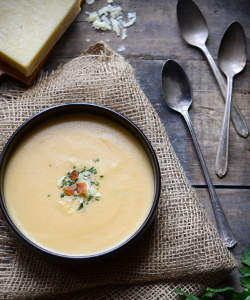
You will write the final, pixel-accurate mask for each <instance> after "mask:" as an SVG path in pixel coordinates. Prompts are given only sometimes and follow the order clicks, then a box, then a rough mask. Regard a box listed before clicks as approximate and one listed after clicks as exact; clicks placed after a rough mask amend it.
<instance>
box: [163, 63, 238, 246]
mask: <svg viewBox="0 0 250 300" xmlns="http://www.w3.org/2000/svg"><path fill="white" fill-rule="evenodd" d="M161 85H162V92H163V96H164V98H165V101H166V103H167V104H168V105H169V106H170V108H172V109H173V110H176V111H178V112H179V113H181V114H182V115H183V117H184V119H185V120H186V122H187V125H188V128H189V130H190V133H191V136H192V138H193V141H194V144H195V147H196V150H197V153H198V156H199V159H200V162H201V166H202V170H203V173H204V176H205V179H206V181H207V185H208V190H209V193H210V198H211V201H212V205H213V209H214V213H215V217H216V221H217V225H218V230H219V233H220V236H221V238H222V240H223V242H224V244H225V245H226V246H227V247H228V248H232V247H233V246H234V245H236V241H235V239H234V237H233V234H232V231H231V229H230V227H229V225H228V223H227V220H226V217H225V215H224V213H223V210H222V207H221V205H220V202H219V198H218V196H217V194H216V192H215V189H214V186H213V183H212V180H211V178H210V175H209V172H208V169H207V166H206V163H205V160H204V158H203V155H202V152H201V149H200V146H199V142H198V140H197V137H196V135H195V132H194V129H193V126H192V123H191V120H190V117H189V114H188V108H189V106H190V105H191V103H192V98H193V92H192V87H191V84H190V81H189V79H188V76H187V74H186V73H185V71H184V70H183V69H182V67H181V66H180V65H179V64H178V63H177V62H175V61H173V60H170V59H169V60H167V61H166V62H165V64H164V66H163V69H162V78H161Z"/></svg>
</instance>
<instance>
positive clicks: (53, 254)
mask: <svg viewBox="0 0 250 300" xmlns="http://www.w3.org/2000/svg"><path fill="white" fill-rule="evenodd" d="M65 107H66V109H67V107H75V108H76V107H79V108H80V107H81V109H83V110H84V108H85V109H86V108H87V109H91V108H92V109H97V110H100V111H102V110H104V111H106V112H108V113H110V114H111V115H112V114H113V115H115V116H116V117H118V119H119V118H120V119H122V120H123V121H125V123H126V124H127V125H128V127H129V126H131V127H132V128H133V129H134V130H135V131H136V132H137V133H138V134H139V136H140V137H141V138H142V140H143V141H144V142H145V144H146V147H147V148H148V151H149V153H150V155H151V156H152V159H150V157H149V154H148V153H147V156H148V157H149V159H150V163H151V165H152V168H154V169H155V171H153V173H154V180H155V193H154V199H153V203H152V207H151V209H150V212H149V213H148V215H147V217H146V219H145V220H144V222H143V223H142V225H141V226H140V227H139V228H138V229H137V230H136V232H134V233H133V235H132V236H130V237H129V238H128V239H126V240H125V241H123V242H122V243H121V244H119V245H117V246H115V247H112V248H111V249H108V250H105V251H103V252H101V253H96V254H91V255H83V256H79V255H67V254H61V253H57V252H53V251H50V250H48V249H46V248H43V247H42V246H39V245H38V244H36V243H34V242H33V241H31V240H30V239H28V238H27V237H26V236H25V235H24V234H23V233H22V232H21V231H20V230H19V229H18V228H17V227H16V225H15V224H14V222H13V221H12V219H11V217H10V216H9V214H8V212H7V208H6V207H5V204H4V191H3V190H4V189H3V188H2V189H1V193H0V208H1V210H2V213H3V216H4V218H5V220H6V221H7V223H8V225H9V227H10V228H11V229H12V231H13V232H14V233H15V234H16V236H17V237H18V238H19V239H21V241H22V242H23V243H24V244H26V246H28V247H29V248H31V249H32V250H35V252H39V253H41V254H42V253H43V254H47V255H48V256H50V257H53V258H57V259H60V260H61V259H63V260H65V259H68V260H70V261H86V262H87V261H88V262H89V261H95V260H97V259H100V258H106V257H109V256H113V255H115V254H117V253H119V252H120V251H122V250H123V249H125V247H129V246H130V245H131V244H133V243H134V242H135V240H137V239H138V238H139V237H140V236H141V235H143V234H144V233H145V231H146V230H147V229H148V227H149V226H150V224H151V222H152V221H153V219H154V216H155V213H156V210H157V207H158V204H159V199H160V193H161V173H160V167H159V163H158V159H157V156H156V154H155V151H154V149H153V147H152V145H151V143H150V142H149V140H148V139H147V137H146V136H145V134H144V133H143V132H142V131H141V130H140V129H139V127H137V126H136V125H135V124H134V123H133V122H132V121H131V120H130V119H128V118H127V117H125V116H124V115H122V114H121V113H119V112H117V111H115V110H113V109H110V108H108V107H105V106H102V105H97V104H91V103H77V102H76V103H65V104H59V105H55V106H52V107H49V108H46V109H44V110H42V111H40V112H38V113H36V114H35V115H33V116H31V117H30V118H29V119H27V120H26V121H25V122H23V123H22V124H21V125H20V126H19V127H18V128H17V129H16V130H15V132H14V133H13V134H12V135H11V137H10V138H9V139H8V141H7V143H6V145H5V147H4V149H3V151H2V153H1V156H0V173H1V174H0V181H1V182H0V184H1V185H3V182H4V174H5V170H6V166H7V163H8V160H9V158H10V157H11V155H12V153H13V151H11V153H10V155H9V157H8V159H7V163H6V165H5V167H4V170H2V168H3V160H4V158H5V156H6V155H8V150H9V148H10V146H11V145H12V143H13V140H14V139H15V138H16V137H17V136H18V135H19V134H21V135H22V131H23V130H24V129H25V128H26V127H27V126H28V125H29V124H32V122H35V121H36V120H37V119H39V118H40V117H42V116H43V115H46V114H48V113H50V112H52V113H53V112H54V111H56V110H60V109H63V108H65ZM67 114H68V115H70V114H92V115H95V114H94V113H91V112H84V111H79V112H75V113H73V112H71V113H63V114H62V115H67ZM62 115H58V116H55V115H54V116H52V117H49V118H48V119H46V120H44V121H43V122H41V123H40V124H42V123H45V122H47V121H49V120H51V119H53V118H56V117H60V116H62ZM97 115H98V114H97ZM99 116H101V115H99ZM103 118H106V119H107V117H106V116H104V117H103ZM110 121H112V122H114V123H117V124H118V125H120V126H122V127H123V128H125V129H126V130H128V128H126V127H124V126H123V125H122V124H120V123H119V122H117V121H113V120H110ZM37 126H39V124H36V125H35V126H34V127H33V128H35V127H37ZM33 128H32V129H33ZM32 129H30V130H28V131H27V132H26V133H24V134H23V136H22V137H21V138H19V140H18V141H17V142H16V145H18V144H19V143H20V141H21V140H22V139H23V137H24V136H25V135H27V133H28V132H31V131H32ZM130 133H131V134H132V135H133V136H134V137H135V138H136V139H137V140H138V138H137V137H136V136H135V135H134V133H133V132H130ZM138 142H139V143H140V144H141V142H140V141H139V140H138ZM141 145H142V144H141ZM142 147H143V148H144V150H145V147H144V146H143V145H142ZM145 151H146V150H145Z"/></svg>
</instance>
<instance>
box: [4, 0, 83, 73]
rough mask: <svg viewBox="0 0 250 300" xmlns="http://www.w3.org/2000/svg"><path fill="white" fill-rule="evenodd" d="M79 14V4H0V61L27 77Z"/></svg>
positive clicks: (76, 0) (43, 0)
mask: <svg viewBox="0 0 250 300" xmlns="http://www.w3.org/2000/svg"><path fill="white" fill-rule="evenodd" d="M80 10H81V8H80V0H55V1H47V0H12V1H9V0H1V5H0V41H1V43H0V59H1V60H3V61H5V62H6V63H8V64H9V65H11V66H12V67H14V68H15V69H17V70H18V71H20V72H21V73H23V74H24V75H25V76H30V75H31V74H32V73H33V72H34V71H35V69H36V68H37V67H38V65H39V64H40V63H41V61H42V60H43V59H44V57H45V56H46V55H47V53H48V52H49V51H50V49H51V48H52V47H53V46H54V45H55V44H56V42H57V41H58V40H59V39H60V37H61V36H62V35H63V33H64V32H65V31H66V29H67V28H68V27H69V25H70V24H71V23H72V22H73V20H74V19H75V17H76V16H77V15H78V13H79V12H80Z"/></svg>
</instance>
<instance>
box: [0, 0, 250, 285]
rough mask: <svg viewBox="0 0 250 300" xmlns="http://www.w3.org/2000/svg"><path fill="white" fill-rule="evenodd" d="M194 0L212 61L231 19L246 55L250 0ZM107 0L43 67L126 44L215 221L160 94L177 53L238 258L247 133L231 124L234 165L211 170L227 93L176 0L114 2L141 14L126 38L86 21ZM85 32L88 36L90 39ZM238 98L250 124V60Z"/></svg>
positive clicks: (234, 280)
mask: <svg viewBox="0 0 250 300" xmlns="http://www.w3.org/2000/svg"><path fill="white" fill-rule="evenodd" d="M195 2H196V4H197V5H198V6H199V8H200V9H201V11H202V12H203V14H204V16H205V18H206V20H207V23H208V27H209V38H208V41H207V46H208V49H209V50H210V52H211V54H212V56H213V57H214V58H215V60H216V58H217V52H218V48H219V44H220V40H221V37H222V35H223V33H224V31H225V29H226V28H227V26H228V25H229V24H230V23H231V22H234V21H239V22H240V23H241V24H242V25H243V27H244V29H245V32H246V36H247V43H248V58H249V57H250V16H249V14H250V1H245V0H237V1H235V0H210V1H207V0H195ZM106 3H107V2H106V0H99V1H96V2H95V3H94V4H93V5H90V6H88V5H87V4H86V3H84V4H83V6H82V12H81V13H80V14H79V15H78V17H77V18H76V20H75V21H74V23H73V24H72V25H71V26H70V27H69V28H68V30H67V31H66V32H65V34H64V35H63V36H62V38H61V39H60V41H59V42H58V44H57V45H56V47H55V49H54V51H53V52H52V54H51V56H50V57H49V59H48V60H47V62H46V63H45V65H44V66H43V70H44V71H52V70H55V69H56V68H57V67H58V66H59V65H60V64H64V63H66V62H68V61H69V60H71V59H72V58H74V57H76V56H78V55H80V54H81V53H82V51H83V50H84V49H86V48H88V47H89V46H90V45H91V44H94V43H96V42H100V41H101V40H103V41H104V42H106V43H107V44H109V45H110V47H111V48H113V49H114V50H116V49H117V48H118V47H120V46H121V45H125V47H126V51H125V52H122V53H121V54H122V55H123V56H124V57H125V58H126V59H128V60H129V61H130V63H131V65H132V66H133V68H134V70H135V76H136V78H137V81H138V82H139V85H140V86H141V88H142V90H143V91H144V93H145V94H146V96H147V97H148V99H149V100H150V102H151V103H152V105H153V106H154V108H155V109H156V111H157V113H158V114H159V116H160V118H161V120H162V122H163V124H164V126H165V129H166V131H167V133H168V136H169V138H170V141H171V143H172V145H173V147H174V150H175V151H176V153H177V156H178V158H179V160H180V162H181V165H182V166H183V168H184V171H185V173H186V175H187V177H188V179H189V181H190V183H191V184H192V185H193V186H194V187H195V190H196V192H197V194H198V197H199V199H200V202H201V203H202V205H203V206H204V208H205V209H206V212H207V214H208V215H209V218H210V219H211V221H212V223H213V224H215V219H214V214H213V210H212V206H211V203H210V199H209V194H208V191H207V187H206V182H205V180H204V177H203V174H202V170H201V167H200V163H199V160H198V157H197V154H196V151H195V148H194V145H193V142H192V140H191V137H190V134H189V132H188V129H187V126H186V124H185V122H184V120H183V117H182V116H181V115H180V114H178V113H175V112H173V111H172V110H170V109H169V108H168V107H167V105H166V104H165V101H164V99H163V97H162V92H161V86H160V76H161V69H162V66H163V63H164V61H165V60H166V59H168V58H171V59H175V60H177V62H179V63H180V64H181V65H182V66H183V68H184V69H185V71H186V73H187V74H188V76H189V78H190V81H191V84H192V87H193V91H194V100H193V104H192V106H191V108H190V117H191V120H192V122H193V125H194V129H195V132H196V135H197V138H198V140H199V143H200V146H201V149H202V152H203V155H204V158H205V160H206V163H207V166H208V169H209V172H210V175H211V177H212V180H213V182H214V184H215V186H216V187H217V188H216V191H217V193H218V196H219V199H220V202H221V205H222V207H223V209H224V211H225V214H226V216H227V218H228V221H229V223H230V225H231V227H232V230H233V232H234V234H235V237H236V239H237V242H238V244H237V246H236V247H235V248H233V249H232V253H233V254H234V255H235V257H236V259H237V261H238V263H239V264H240V256H241V253H242V251H243V250H244V249H247V247H248V244H249V242H250V218H249V215H250V200H249V199H250V182H249V178H250V167H249V165H250V164H249V161H250V137H248V138H247V139H244V138H241V137H239V136H238V135H237V134H236V132H235V130H234V128H233V125H231V128H230V154H229V171H228V174H227V176H226V177H224V178H223V179H219V178H218V177H217V176H216V175H215V171H214V169H215V157H216V151H217V147H218V141H219V137H220V131H221V126H222V118H223V113H224V107H225V106H224V100H223V98H222V96H221V93H220V91H219V88H218V86H217V82H216V81H215V79H214V76H213V73H212V71H211V69H210V67H209V65H208V63H207V61H206V60H205V58H204V56H203V54H202V53H201V52H200V50H199V49H196V48H194V47H191V46H188V45H187V44H186V43H185V41H184V40H183V39H182V36H181V34H180V31H179V28H178V25H177V19H176V9H175V7H176V0H169V1H166V0H157V1H156V0H127V1H125V0H117V1H115V0H114V4H115V5H121V6H122V8H123V12H124V18H126V15H127V12H133V11H135V12H136V14H137V20H136V24H135V25H134V26H131V27H129V28H128V31H127V34H128V38H127V39H126V40H125V41H122V40H121V39H120V38H118V37H116V35H115V33H114V32H105V33H103V32H102V31H96V30H94V29H93V28H92V26H91V24H90V23H88V22H87V21H86V20H87V15H86V14H85V13H84V11H85V10H87V11H90V12H92V11H97V10H98V9H100V8H101V7H102V6H104V5H106ZM86 39H90V40H91V41H90V42H89V43H88V42H87V41H86ZM107 39H108V40H109V42H107ZM11 84H12V82H7V81H3V82H2V84H1V86H0V93H4V92H6V91H8V90H9V89H10V88H11ZM233 97H234V99H235V100H236V101H237V103H238V106H239V107H240V109H241V110H242V113H243V115H244V117H245V119H246V121H247V124H248V125H249V126H250V67H249V61H248V63H247V66H246V68H245V70H244V71H243V72H242V73H241V74H240V75H238V76H237V77H235V80H234V86H233ZM239 276H240V275H239V273H238V271H237V270H236V271H234V272H233V273H232V274H231V275H230V276H228V277H227V278H226V279H225V280H224V282H222V283H221V285H220V286H233V287H235V288H236V290H237V291H241V290H242V288H241V287H240V283H239Z"/></svg>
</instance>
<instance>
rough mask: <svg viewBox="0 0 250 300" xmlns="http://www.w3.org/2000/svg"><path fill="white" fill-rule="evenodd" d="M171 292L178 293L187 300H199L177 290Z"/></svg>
mask: <svg viewBox="0 0 250 300" xmlns="http://www.w3.org/2000/svg"><path fill="white" fill-rule="evenodd" d="M173 292H175V293H179V294H180V295H181V296H186V299H189V300H200V299H199V298H197V297H195V296H192V295H190V294H187V293H185V292H183V291H181V290H179V289H175V290H174V291H173Z"/></svg>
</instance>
